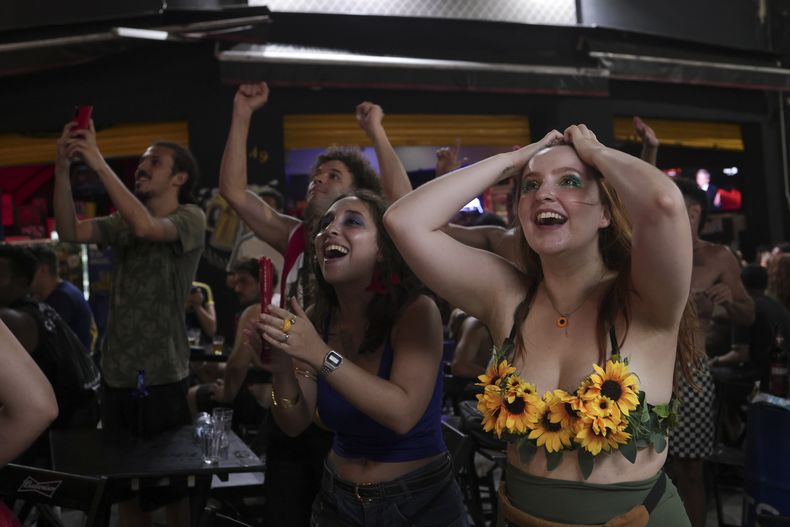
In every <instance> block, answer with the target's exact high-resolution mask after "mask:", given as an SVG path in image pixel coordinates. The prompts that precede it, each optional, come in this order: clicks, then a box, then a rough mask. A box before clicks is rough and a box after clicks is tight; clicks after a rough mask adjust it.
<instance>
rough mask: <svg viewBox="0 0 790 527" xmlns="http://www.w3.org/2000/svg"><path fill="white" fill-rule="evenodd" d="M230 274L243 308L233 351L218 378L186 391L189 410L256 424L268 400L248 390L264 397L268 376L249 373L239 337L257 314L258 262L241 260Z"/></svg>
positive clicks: (247, 351)
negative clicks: (217, 411) (226, 411)
mask: <svg viewBox="0 0 790 527" xmlns="http://www.w3.org/2000/svg"><path fill="white" fill-rule="evenodd" d="M233 270H234V272H235V273H236V277H237V280H236V284H235V290H236V293H237V294H238V296H239V303H240V304H241V305H242V308H243V310H242V311H241V313H240V314H238V315H237V321H236V337H235V339H234V341H233V348H232V350H231V352H230V355H229V356H228V361H227V363H226V364H225V368H224V369H223V371H222V376H221V377H220V378H218V379H216V380H215V381H213V382H211V383H208V384H201V385H198V386H193V387H192V388H190V389H189V406H190V409H191V410H192V414H193V415H194V414H196V413H197V412H211V410H213V409H214V408H215V407H217V406H229V407H233V409H234V412H233V420H234V421H235V422H243V423H247V424H252V423H260V422H261V421H263V419H264V418H265V417H266V412H265V408H267V407H268V399H267V398H266V397H256V396H255V395H254V394H253V393H252V392H251V391H250V390H251V389H253V388H252V386H255V388H254V390H255V393H256V394H257V393H265V394H266V395H267V396H268V394H269V392H268V390H269V389H270V386H271V375H270V374H269V373H268V372H264V371H260V370H252V371H251V369H250V366H251V364H252V361H253V359H252V357H251V350H250V348H249V346H244V345H243V343H244V338H243V334H242V332H243V329H244V328H245V327H247V326H248V325H249V324H251V323H252V322H253V321H255V320H256V319H257V318H258V315H260V312H261V311H260V286H259V282H258V279H259V269H258V260H256V259H253V258H249V259H246V260H241V261H239V262H237V263H236V265H235V267H234V268H233ZM275 284H276V280H275ZM261 385H263V386H261Z"/></svg>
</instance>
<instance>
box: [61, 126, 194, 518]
mask: <svg viewBox="0 0 790 527" xmlns="http://www.w3.org/2000/svg"><path fill="white" fill-rule="evenodd" d="M77 157H78V158H79V159H81V161H82V162H83V163H85V164H86V165H87V166H88V167H89V168H90V169H92V170H93V171H94V172H95V173H96V174H97V175H98V178H99V180H100V181H101V183H102V184H103V185H104V188H105V189H106V191H107V194H108V196H109V198H110V200H111V201H112V202H113V204H114V205H115V208H116V209H117V212H115V213H113V214H112V215H110V216H105V217H100V218H94V219H88V220H80V219H78V218H77V215H76V213H75V209H74V200H73V197H72V192H71V183H70V174H69V173H70V169H71V165H72V160H73V159H75V158H77ZM197 173H198V169H197V163H196V162H195V159H194V158H193V157H192V154H191V153H190V152H189V151H188V150H187V149H185V148H184V147H182V146H180V145H178V144H175V143H170V142H157V143H154V144H153V145H151V146H150V147H149V148H148V149H146V151H145V152H144V153H143V155H142V157H141V158H140V162H139V164H138V166H137V170H136V172H135V176H134V192H130V191H129V190H128V189H127V188H126V186H125V185H124V184H123V182H122V181H121V180H120V179H119V178H118V176H117V175H116V174H115V173H114V172H113V170H112V169H111V168H110V166H109V165H108V164H107V162H106V161H105V160H104V158H103V157H102V155H101V152H100V151H99V148H98V146H97V145H96V131H95V129H94V126H93V122H91V124H90V127H89V128H87V129H79V128H77V127H76V125H75V124H74V123H69V124H67V125H66V126H65V127H64V128H63V134H62V136H61V137H60V139H59V140H58V152H57V160H56V162H55V189H54V199H53V201H54V210H55V221H56V225H57V230H58V234H59V236H60V239H62V240H65V241H70V242H76V243H97V244H101V245H109V246H112V248H113V252H114V262H115V265H114V268H113V277H112V290H111V293H110V312H109V317H108V321H107V334H106V337H105V340H104V345H103V349H102V354H101V355H102V360H101V365H102V372H103V381H104V382H103V384H102V414H101V418H102V426H103V428H104V429H105V430H111V431H121V430H122V431H125V432H126V433H129V434H136V435H150V434H156V433H158V432H160V431H162V430H165V429H168V428H173V427H176V426H181V425H186V424H189V423H190V422H191V419H190V414H189V408H188V406H187V399H186V394H187V376H188V373H189V369H188V357H189V346H188V343H187V336H186V329H185V327H184V324H181V323H179V324H176V323H174V321H181V320H183V317H184V310H185V304H186V299H187V296H188V295H189V290H190V286H191V284H192V279H193V277H194V276H195V270H196V269H197V265H198V260H199V259H200V255H201V253H202V251H203V243H204V241H203V240H204V231H205V227H206V218H205V216H204V214H203V212H202V211H201V210H200V208H198V207H197V206H195V205H191V204H186V202H187V201H188V200H189V198H190V193H191V189H192V187H193V185H194V183H195V179H196V178H197ZM170 490H172V492H164V491H163V490H158V491H157V492H156V493H151V494H146V493H145V492H141V493H140V495H139V501H138V500H137V499H129V500H127V501H124V502H122V503H121V504H120V512H121V520H122V521H121V524H122V525H124V526H126V525H150V524H151V516H150V511H151V510H154V509H156V508H159V507H161V506H163V505H167V523H168V525H189V502H188V499H187V493H186V487H184V488H183V489H172V488H171V489H170Z"/></svg>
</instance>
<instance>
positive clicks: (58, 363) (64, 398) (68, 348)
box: [0, 244, 100, 466]
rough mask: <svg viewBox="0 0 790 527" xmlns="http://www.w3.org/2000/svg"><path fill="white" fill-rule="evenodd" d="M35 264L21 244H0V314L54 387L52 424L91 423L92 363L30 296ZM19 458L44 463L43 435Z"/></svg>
mask: <svg viewBox="0 0 790 527" xmlns="http://www.w3.org/2000/svg"><path fill="white" fill-rule="evenodd" d="M36 264H37V260H36V257H35V256H33V253H32V252H30V251H29V250H28V249H26V248H25V247H23V246H17V245H8V244H0V318H2V319H3V321H4V322H5V324H6V325H7V326H8V329H9V330H10V331H11V333H13V334H14V336H15V337H16V339H17V340H18V341H19V342H20V343H21V344H22V346H24V348H25V349H26V350H27V351H28V353H30V355H31V357H32V358H33V360H34V361H35V362H36V364H37V365H38V367H39V368H40V369H41V371H42V372H43V373H44V375H45V376H46V378H47V380H48V381H49V383H50V384H51V385H52V387H53V389H54V390H55V396H56V398H57V402H58V409H59V410H58V417H57V419H56V420H55V421H54V422H53V423H52V427H53V428H79V427H91V426H96V422H97V420H98V403H97V397H96V390H97V389H98V385H99V381H100V378H99V372H98V369H97V368H96V366H95V365H94V363H93V361H92V360H91V358H90V357H89V356H88V352H87V351H86V350H85V347H84V346H83V345H82V342H80V340H79V338H78V337H77V335H76V334H74V332H73V331H72V330H71V328H69V326H68V325H67V324H66V322H65V321H64V320H63V319H62V318H60V316H59V315H58V314H57V312H55V310H54V309H52V308H51V307H50V306H49V305H48V304H46V303H44V302H40V301H38V300H35V299H34V298H33V297H32V296H31V294H30V284H31V283H32V281H33V276H34V274H35V273H36ZM21 461H24V463H26V464H35V465H43V466H48V465H49V443H48V441H47V437H46V436H42V437H41V440H40V441H37V443H36V445H34V446H33V448H32V449H31V450H30V451H28V452H26V454H25V457H24V459H22V460H21Z"/></svg>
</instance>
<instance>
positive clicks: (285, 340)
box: [282, 333, 291, 342]
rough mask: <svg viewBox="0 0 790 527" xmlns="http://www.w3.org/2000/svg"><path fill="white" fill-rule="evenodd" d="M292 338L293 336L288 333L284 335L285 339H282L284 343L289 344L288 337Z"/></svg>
mask: <svg viewBox="0 0 790 527" xmlns="http://www.w3.org/2000/svg"><path fill="white" fill-rule="evenodd" d="M290 336H291V335H289V334H288V333H283V338H282V341H283V342H288V337H290Z"/></svg>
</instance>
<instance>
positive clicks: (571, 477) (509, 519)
mask: <svg viewBox="0 0 790 527" xmlns="http://www.w3.org/2000/svg"><path fill="white" fill-rule="evenodd" d="M510 176H515V177H517V178H519V180H520V182H521V184H520V191H519V195H518V203H517V211H518V220H519V221H518V227H517V228H518V230H520V233H519V236H517V244H518V247H517V251H516V254H517V255H518V257H519V258H520V260H521V261H520V262H518V263H519V264H520V267H521V268H522V269H525V270H526V273H522V272H520V271H519V270H518V268H516V267H514V266H513V265H511V264H510V263H509V262H507V261H505V260H503V259H502V258H500V257H498V256H496V255H493V254H491V253H487V252H484V251H480V250H476V249H472V248H470V247H467V246H464V245H462V244H460V243H458V242H456V241H454V240H453V239H451V238H450V237H448V236H446V235H445V234H444V233H443V232H442V228H443V226H444V225H445V224H446V222H447V220H448V218H450V217H451V216H452V215H453V214H454V213H455V211H457V210H458V209H459V208H461V207H462V206H463V205H464V204H465V203H468V202H469V200H470V199H471V198H472V197H474V196H477V195H479V194H481V193H482V192H483V191H485V189H487V188H489V187H490V186H492V185H494V184H496V183H497V182H498V181H501V180H503V179H505V178H507V177H510ZM385 225H386V226H387V229H388V230H389V232H390V234H391V235H392V237H393V240H394V241H395V243H396V245H397V246H398V248H399V249H400V251H401V254H402V255H403V256H404V258H405V259H406V261H407V262H408V263H409V265H410V266H411V267H412V269H414V271H415V272H416V273H417V275H418V276H419V277H420V278H421V279H422V280H423V281H424V282H425V284H426V285H427V286H428V287H430V288H431V289H433V290H434V291H435V292H436V293H437V294H439V295H440V296H442V297H444V298H446V299H447V300H448V301H449V302H450V303H451V304H453V305H458V306H459V307H461V308H462V309H464V310H465V311H466V312H468V313H471V314H472V315H474V316H476V317H478V318H479V319H480V320H482V321H484V323H485V324H486V325H487V326H488V328H489V330H490V331H491V334H492V337H493V340H494V342H495V343H498V344H499V345H498V346H495V348H494V357H493V360H492V363H491V366H490V367H489V369H488V371H487V372H486V374H485V375H482V376H481V377H480V381H481V382H480V385H481V386H482V387H483V389H484V392H483V394H481V395H480V396H478V399H479V401H478V407H479V408H480V410H481V411H482V413H483V415H484V421H483V426H484V428H485V429H486V430H489V431H491V432H492V433H495V434H497V435H499V436H500V437H502V438H503V439H505V440H507V441H508V442H509V444H508V466H507V469H506V471H505V478H504V483H503V487H502V488H500V519H499V521H500V525H521V526H532V525H540V526H551V525H623V526H625V525H634V526H637V525H639V526H644V525H651V526H657V525H662V526H663V525H672V526H684V525H689V522H688V518H687V517H686V515H685V512H684V510H683V505H682V503H681V502H680V499H679V498H678V495H677V491H676V489H675V487H674V486H673V485H672V483H671V482H670V481H669V480H668V479H667V478H666V476H665V475H664V473H663V471H662V466H663V465H664V461H665V459H666V433H667V430H668V428H669V427H670V426H671V425H672V422H673V420H674V409H675V408H674V406H675V405H674V404H670V400H671V397H672V387H673V375H674V373H675V371H676V363H678V364H681V365H687V364H691V363H692V359H693V357H692V355H693V354H694V351H693V347H692V346H691V345H690V338H689V337H690V332H689V329H690V326H691V323H692V320H693V316H694V315H693V311H692V310H691V309H689V308H688V291H689V283H690V277H691V234H690V230H689V224H688V217H687V215H686V209H685V205H684V202H683V198H682V197H681V195H680V192H678V190H677V187H676V186H675V185H674V184H673V183H672V181H671V180H670V179H669V178H668V177H667V176H665V175H664V174H663V173H662V172H660V171H659V170H657V169H656V168H655V167H654V166H652V165H649V164H648V163H645V162H643V161H641V160H639V159H637V158H635V157H632V156H630V155H627V154H625V153H622V152H619V151H616V150H613V149H610V148H607V147H605V146H604V145H602V144H601V143H599V142H598V140H597V139H596V137H595V134H593V132H591V131H590V130H589V129H588V128H587V127H586V126H585V125H581V124H580V125H574V126H570V127H569V128H568V129H567V130H565V133H564V134H561V133H559V132H558V131H556V130H554V131H551V132H549V133H548V134H547V135H546V136H545V137H543V138H542V139H541V140H539V141H537V142H536V143H533V144H531V145H529V146H526V147H524V148H521V149H519V150H516V151H514V152H509V153H505V154H499V155H496V156H493V157H491V158H488V159H486V160H483V161H481V162H479V163H476V164H474V165H471V166H469V167H466V168H464V169H461V170H457V171H455V172H453V173H450V174H447V175H445V176H443V177H441V178H438V179H436V180H434V181H431V182H429V183H427V184H425V185H423V186H422V187H420V188H419V189H417V190H416V191H414V192H412V193H411V194H409V195H407V196H405V197H403V198H401V199H400V200H399V201H398V202H396V203H395V204H394V205H393V206H392V207H391V208H390V209H389V210H388V211H387V214H386V215H385ZM470 270H473V273H474V274H473V275H472V274H470ZM679 335H680V338H679ZM678 358H679V359H681V360H677V361H676V359H678ZM682 369H683V368H681V370H682ZM685 369H686V370H688V367H687V366H685ZM679 373H681V374H683V375H689V374H690V372H689V371H681V372H679Z"/></svg>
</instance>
